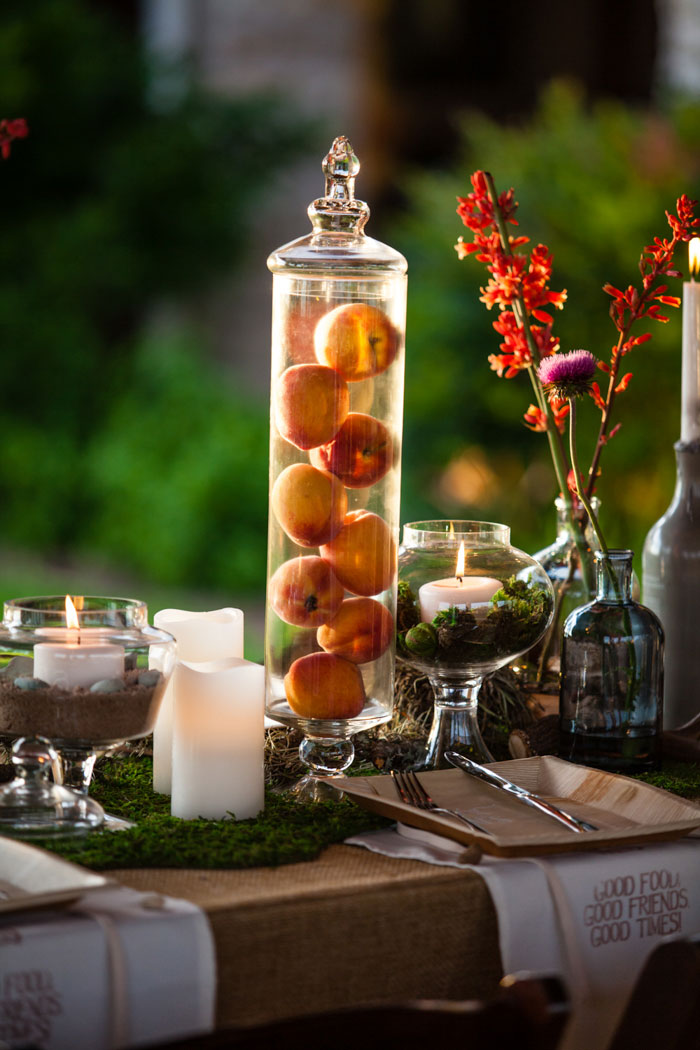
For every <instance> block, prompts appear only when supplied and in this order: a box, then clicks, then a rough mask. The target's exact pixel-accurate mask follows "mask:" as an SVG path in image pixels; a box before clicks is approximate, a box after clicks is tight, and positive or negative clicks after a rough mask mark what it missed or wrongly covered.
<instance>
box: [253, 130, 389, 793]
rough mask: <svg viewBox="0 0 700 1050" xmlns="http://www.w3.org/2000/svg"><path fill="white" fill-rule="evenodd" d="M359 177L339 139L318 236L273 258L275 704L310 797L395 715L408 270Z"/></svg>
mask: <svg viewBox="0 0 700 1050" xmlns="http://www.w3.org/2000/svg"><path fill="white" fill-rule="evenodd" d="M358 171H359V163H358V160H357V157H356V156H355V154H354V153H353V151H352V147H351V145H350V143H349V142H348V141H347V139H345V138H338V139H336V140H335V142H334V143H333V146H332V147H331V150H330V152H329V154H328V155H327V156H326V158H325V159H324V161H323V172H324V175H325V189H326V192H325V196H324V197H321V198H319V199H318V200H316V201H314V202H313V203H312V204H311V205H310V207H309V217H310V218H311V223H312V231H311V233H309V234H308V235H307V236H304V237H301V238H299V239H298V240H296V241H293V242H292V243H291V244H287V245H284V246H283V247H281V248H279V249H277V251H275V252H273V253H272V255H271V256H270V258H269V260H268V266H269V268H270V270H271V271H272V273H273V302H272V383H271V420H270V514H269V540H268V580H267V616H266V629H265V636H266V641H265V667H266V697H267V700H266V704H267V714H268V715H269V716H270V717H271V718H273V719H276V720H277V721H279V722H282V723H284V724H285V725H290V726H294V727H295V728H298V729H300V730H301V732H302V733H303V734H304V740H303V742H302V744H301V746H300V749H299V754H300V757H301V760H302V762H303V763H304V764H305V765H306V767H307V768H308V770H309V773H308V775H307V776H306V777H305V778H304V779H303V780H302V781H301V782H300V784H299V785H297V787H296V788H295V789H294V792H295V795H296V796H297V797H298V798H301V799H305V800H311V799H316V798H322V797H324V796H327V795H330V794H332V789H329V788H328V786H327V785H326V784H325V783H324V782H323V781H321V780H320V779H319V778H320V777H332V776H336V775H340V774H341V773H342V772H343V771H344V770H345V769H346V768H347V767H348V766H349V765H350V764H351V762H352V760H353V755H354V747H353V743H352V736H353V735H354V734H355V733H357V732H359V731H360V730H364V729H369V728H370V727H372V726H376V725H379V724H380V723H382V722H386V721H387V720H388V719H389V718H390V717H391V712H392V707H393V693H394V689H393V668H394V653H393V650H394V634H395V625H394V614H395V609H396V580H397V577H396V554H397V546H398V531H399V491H400V448H401V429H402V409H403V372H404V329H405V314H406V260H405V259H404V258H403V257H402V256H401V255H400V254H399V253H398V252H396V251H394V250H393V249H392V248H390V247H388V246H387V245H384V244H381V243H380V242H378V241H376V240H373V239H371V238H369V237H367V236H365V233H364V226H365V223H366V221H367V218H368V216H369V209H368V207H367V205H366V204H365V203H364V202H362V201H360V200H357V199H356V198H355V195H354V184H355V176H356V175H357V173H358Z"/></svg>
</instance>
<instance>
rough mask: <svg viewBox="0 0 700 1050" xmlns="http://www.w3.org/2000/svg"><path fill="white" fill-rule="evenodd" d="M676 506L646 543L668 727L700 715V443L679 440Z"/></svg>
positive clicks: (647, 585) (645, 577)
mask: <svg viewBox="0 0 700 1050" xmlns="http://www.w3.org/2000/svg"><path fill="white" fill-rule="evenodd" d="M675 450H676V464H677V472H676V489H675V492H674V494H673V500H672V501H671V506H670V507H669V508H668V510H667V511H666V513H665V514H664V515H663V517H662V518H660V519H659V521H657V522H656V524H655V525H653V526H652V528H651V529H650V530H649V533H648V535H647V538H646V540H645V542H644V553H643V557H642V582H643V584H644V601H645V602H646V603H647V605H648V606H649V608H650V609H653V610H654V612H655V613H656V615H657V616H658V617H659V619H660V620H661V623H662V624H663V628H664V633H665V636H666V674H665V678H664V726H665V728H666V729H675V728H677V727H678V726H681V725H683V724H684V723H686V722H689V721H690V720H691V719H692V718H694V717H695V716H696V715H697V714H698V713H700V645H698V637H697V634H698V621H699V620H700V443H698V442H694V443H692V444H691V443H687V444H686V443H684V442H680V441H679V442H677V443H676V446H675Z"/></svg>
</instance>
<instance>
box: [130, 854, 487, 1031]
mask: <svg viewBox="0 0 700 1050" xmlns="http://www.w3.org/2000/svg"><path fill="white" fill-rule="evenodd" d="M111 874H112V875H113V876H114V877H115V878H117V879H118V880H119V881H120V882H121V883H123V884H124V885H126V886H132V887H133V888H134V889H138V890H152V891H156V892H158V893H163V894H167V895H168V896H171V897H181V898H184V899H185V900H189V901H192V902H193V903H195V904H198V905H199V906H200V907H201V908H203V909H204V911H205V912H206V914H207V916H208V918H209V922H210V923H211V928H212V932H213V934H214V940H215V944H216V955H217V968H218V990H217V991H218V994H217V1025H219V1026H223V1025H227V1024H237V1023H258V1022H262V1021H268V1020H274V1019H277V1018H282V1017H293V1016H298V1015H302V1014H306V1013H313V1012H317V1011H320V1010H327V1009H333V1008H336V1007H342V1006H349V1005H352V1004H356V1003H370V1002H396V1001H397V1000H398V1001H400V1000H404V999H418V998H436V999H472V998H481V997H483V996H485V995H488V994H489V993H490V992H491V991H492V990H493V989H494V987H495V986H496V984H497V983H498V981H499V979H500V978H501V977H502V975H503V974H502V969H501V961H500V954H499V949H498V927H497V919H496V914H495V911H494V907H493V903H492V901H491V897H490V896H489V893H488V890H487V889H486V886H485V884H484V882H483V880H482V879H481V878H480V877H479V876H478V875H477V874H475V873H474V872H472V871H459V870H457V869H454V868H437V867H433V866H429V865H427V864H423V863H421V862H419V861H410V860H396V859H394V858H390V857H383V856H380V855H378V854H374V853H369V852H367V851H366V850H361V849H356V848H354V847H352V846H331V847H329V848H328V849H326V850H325V851H324V852H323V854H322V855H321V856H320V857H319V858H318V859H317V860H315V861H311V862H309V863H304V864H289V865H285V866H284V867H280V868H253V869H249V870H247V871H222V870H216V871H196V870H171V869H162V868H160V869H153V868H151V869H143V870H141V869H129V870H122V871H115V872H112V873H111Z"/></svg>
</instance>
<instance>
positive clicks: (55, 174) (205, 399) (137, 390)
mask: <svg viewBox="0 0 700 1050" xmlns="http://www.w3.org/2000/svg"><path fill="white" fill-rule="evenodd" d="M183 83H184V84H185V85H186V84H187V83H188V80H187V77H186V76H185V79H184V81H183ZM153 86H154V70H153V69H151V68H149V67H148V66H147V64H146V63H145V61H144V59H143V56H142V55H141V53H140V50H139V47H138V45H137V43H135V42H134V41H132V40H131V39H130V38H128V37H127V36H126V35H125V34H124V33H123V32H122V28H121V26H120V24H119V23H118V22H116V21H114V20H113V19H112V18H111V17H109V15H108V14H107V13H104V12H102V13H100V12H99V11H97V10H96V9H95V8H94V7H92V6H90V5H89V4H88V3H86V2H84V0H7V2H6V3H4V4H3V5H2V10H0V98H1V99H2V108H3V113H2V115H3V116H7V117H16V116H24V117H25V118H26V120H27V122H28V124H29V128H30V136H29V138H28V139H26V140H24V141H22V142H18V143H15V146H14V148H13V151H12V156H11V158H10V159H9V160H8V161H7V162H5V163H3V164H2V166H1V168H0V178H1V179H2V189H3V200H4V208H3V229H2V237H0V275H1V276H2V279H1V280H0V346H2V362H3V365H2V382H1V383H0V419H2V435H3V436H2V470H0V508H1V511H0V513H1V515H2V517H1V520H2V537H3V541H4V543H6V544H7V543H9V544H13V543H14V544H17V545H19V546H22V547H25V548H26V547H35V548H37V549H42V550H45V551H49V552H51V551H53V552H55V551H56V550H58V551H61V550H72V551H75V550H78V551H90V552H97V553H99V554H102V555H108V556H111V557H112V558H113V559H114V561H115V563H118V564H121V565H122V566H123V567H124V568H129V569H135V570H137V571H139V572H141V573H143V574H144V578H145V579H151V580H157V581H160V582H162V583H167V584H169V583H178V584H183V585H188V584H189V585H191V584H196V585H197V586H198V587H200V588H206V587H220V588H221V589H222V590H223V589H225V588H227V587H231V586H234V587H236V588H237V589H239V588H243V589H245V588H246V587H248V588H253V587H258V588H259V586H260V581H261V579H263V578H264V568H265V563H264V559H265V514H266V492H267V483H266V474H267V443H268V439H267V405H266V403H265V402H264V400H258V401H257V402H256V399H255V398H254V397H252V396H251V395H250V394H249V393H247V392H243V391H241V390H240V389H239V385H238V383H237V381H236V376H235V374H234V375H224V374H223V372H222V369H221V367H220V366H219V365H216V364H215V363H213V362H212V361H211V360H210V359H209V357H208V355H207V352H206V344H205V340H204V338H203V337H201V336H200V337H199V338H195V337H194V336H192V335H189V336H188V335H187V334H177V333H176V334H174V335H170V336H157V335H153V334H152V325H151V324H150V323H149V322H150V318H151V316H152V311H153V308H154V306H158V305H160V304H162V303H176V304H177V303H178V302H185V303H186V302H187V301H188V299H190V298H191V297H192V295H193V294H195V293H196V292H198V291H199V290H200V289H205V288H206V287H208V286H210V285H211V283H212V281H213V280H214V279H216V278H217V277H220V276H221V274H222V273H224V272H228V271H230V270H231V269H232V268H233V267H234V266H235V265H240V264H241V262H242V261H243V260H244V259H245V258H247V255H248V252H249V250H250V244H249V239H248V234H249V227H250V221H249V215H250V209H251V204H252V203H253V202H257V201H258V200H259V199H260V196H261V194H262V193H263V192H264V190H266V189H268V188H269V187H270V185H271V182H272V178H273V173H274V172H275V171H276V170H278V169H279V166H280V157H284V161H285V164H286V163H289V162H292V161H293V160H294V159H295V158H296V157H297V156H298V155H300V154H301V153H302V152H304V153H305V152H306V151H308V150H309V149H314V150H316V149H318V150H319V151H320V145H319V128H318V127H316V126H315V125H313V124H311V123H310V122H309V121H308V120H303V121H302V120H301V119H300V117H299V116H298V115H297V114H296V113H294V112H292V111H291V110H290V107H289V106H288V105H287V104H286V103H285V102H283V101H282V100H280V99H279V98H274V97H257V96H256V97H252V96H251V97H246V98H240V99H233V100H225V99H222V98H219V97H213V96H209V95H206V94H205V93H203V92H202V91H200V90H198V89H197V88H195V87H192V88H185V91H184V94H182V95H181V97H173V98H171V99H170V102H169V104H168V105H167V106H163V105H162V104H161V105H160V106H156V105H155V104H153V103H152V102H150V101H149V99H153V97H154V91H153ZM323 141H324V142H325V135H324V136H323Z"/></svg>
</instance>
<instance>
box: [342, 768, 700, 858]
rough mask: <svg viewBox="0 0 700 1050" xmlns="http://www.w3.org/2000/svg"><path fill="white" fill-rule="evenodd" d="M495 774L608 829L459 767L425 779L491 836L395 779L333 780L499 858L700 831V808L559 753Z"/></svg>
mask: <svg viewBox="0 0 700 1050" xmlns="http://www.w3.org/2000/svg"><path fill="white" fill-rule="evenodd" d="M489 768H490V769H494V770H495V771H496V772H497V773H500V774H501V775H502V776H504V777H506V778H507V779H508V780H512V781H513V783H515V784H518V785H519V786H520V787H524V788H527V789H528V790H530V791H533V792H535V793H536V794H538V795H541V796H542V797H543V798H545V799H547V801H549V802H554V803H558V804H559V805H560V806H561V807H562V808H563V809H565V810H566V811H567V813H571V814H572V816H574V817H580V818H582V819H584V820H588V821H590V822H591V823H592V824H596V825H597V826H598V828H599V829H600V830H598V831H589V832H582V833H577V832H574V831H569V830H568V829H567V828H565V827H563V826H562V825H560V824H558V823H557V822H556V821H555V820H553V819H552V818H551V817H548V816H546V815H545V814H543V813H540V812H538V811H537V810H534V809H531V808H530V807H529V806H526V805H524V804H523V803H522V802H518V800H517V799H516V798H514V797H512V796H510V795H507V794H506V793H504V792H503V791H499V790H497V789H496V788H493V787H490V786H489V785H488V784H484V783H483V782H482V781H480V780H476V779H475V778H474V777H471V776H469V775H468V774H466V773H463V772H462V771H461V770H459V769H440V770H434V771H431V772H426V773H420V774H419V777H420V781H421V783H422V784H423V785H424V787H425V789H426V790H427V791H428V793H429V794H430V795H431V797H432V799H433V801H434V802H436V803H437V805H439V806H447V807H448V808H450V809H457V810H460V811H462V812H463V813H464V814H465V816H467V817H473V819H474V820H475V821H477V823H478V824H481V825H482V827H484V828H488V830H489V831H490V832H491V834H490V835H482V834H479V833H478V832H474V831H471V830H470V829H469V828H468V827H467V826H466V825H465V824H462V823H461V822H460V821H459V820H457V819H456V818H454V817H449V816H446V815H445V814H443V813H434V814H433V813H430V812H428V811H426V810H420V809H416V808H414V807H413V806H408V805H406V804H405V803H403V802H401V801H400V800H399V798H398V795H397V792H396V788H395V786H394V783H393V781H392V780H391V778H390V777H388V776H375V777H341V778H337V777H334V778H333V779H332V781H331V782H332V783H333V784H334V785H335V786H336V787H338V788H340V789H341V790H343V791H344V792H345V793H346V794H347V795H348V796H349V797H350V798H352V799H353V800H354V801H355V802H357V803H358V805H360V806H363V807H364V808H365V809H369V810H372V812H374V813H380V814H381V815H383V816H385V817H389V818H391V819H393V820H397V821H400V822H401V823H402V824H408V825H410V826H411V827H415V828H422V829H423V830H424V831H430V832H433V833H436V834H439V835H443V836H445V837H447V838H449V839H453V840H454V841H455V842H461V843H463V844H464V845H466V846H472V845H477V846H479V848H480V849H481V850H483V852H484V853H489V854H491V855H493V856H496V857H527V856H530V855H533V854H539V853H563V852H569V851H573V850H592V849H611V848H620V847H623V846H634V845H638V844H640V843H644V842H657V841H663V840H665V839H677V838H680V837H681V836H683V835H688V834H689V833H690V832H691V831H693V830H694V829H696V828H698V827H700V806H699V805H697V804H696V803H694V802H689V801H687V800H686V799H682V798H678V797H677V796H675V795H671V794H669V793H668V792H667V791H662V790H661V789H660V788H655V787H650V786H649V785H648V784H643V783H641V782H640V781H638V780H632V779H631V778H630V777H625V776H620V775H617V774H614V773H604V772H602V771H601V770H597V769H589V768H587V767H586V766H578V765H574V764H573V763H571V762H565V761H564V760H563V759H560V758H554V757H553V756H551V755H546V756H544V757H541V758H520V759H515V760H514V761H512V762H494V763H492V764H491V765H490V766H489Z"/></svg>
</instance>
